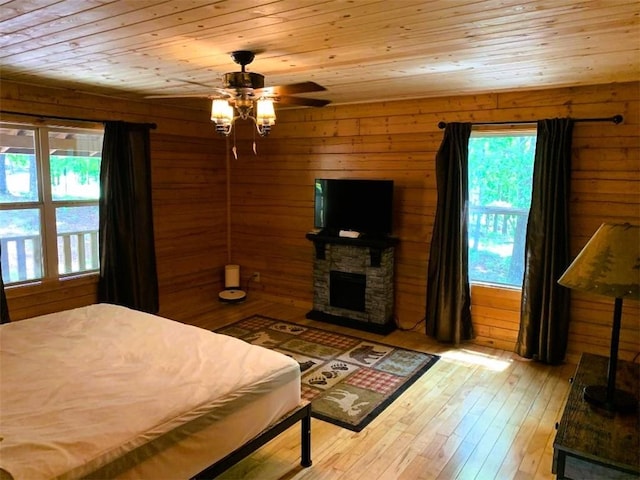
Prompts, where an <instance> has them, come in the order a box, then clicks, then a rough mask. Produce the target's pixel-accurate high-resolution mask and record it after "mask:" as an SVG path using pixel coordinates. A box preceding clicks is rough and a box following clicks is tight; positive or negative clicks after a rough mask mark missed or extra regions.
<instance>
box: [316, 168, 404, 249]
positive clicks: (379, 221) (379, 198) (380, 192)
mask: <svg viewBox="0 0 640 480" xmlns="http://www.w3.org/2000/svg"><path fill="white" fill-rule="evenodd" d="M314 226H315V228H319V229H322V231H323V233H326V234H328V235H337V234H338V233H339V232H340V230H352V231H355V232H359V233H360V234H362V235H364V236H370V237H383V236H387V235H390V234H391V233H392V226H393V180H364V179H323V178H318V179H316V181H315V222H314Z"/></svg>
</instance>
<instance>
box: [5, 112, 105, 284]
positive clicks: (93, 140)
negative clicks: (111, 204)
mask: <svg viewBox="0 0 640 480" xmlns="http://www.w3.org/2000/svg"><path fill="white" fill-rule="evenodd" d="M101 151H102V131H100V130H85V129H82V130H81V129H75V128H73V129H72V128H61V127H55V128H54V127H34V126H30V125H22V124H8V123H0V242H1V245H2V278H3V280H4V282H5V284H16V283H22V282H29V281H33V280H41V279H54V278H59V277H64V276H69V275H74V274H78V273H83V272H90V271H95V270H97V269H98V267H99V262H98V198H99V194H100V183H99V176H100V154H101Z"/></svg>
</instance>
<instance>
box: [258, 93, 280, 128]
mask: <svg viewBox="0 0 640 480" xmlns="http://www.w3.org/2000/svg"><path fill="white" fill-rule="evenodd" d="M256 121H257V123H258V124H260V125H273V124H274V123H276V112H275V110H274V108H273V100H270V99H266V98H261V99H259V100H258V101H256Z"/></svg>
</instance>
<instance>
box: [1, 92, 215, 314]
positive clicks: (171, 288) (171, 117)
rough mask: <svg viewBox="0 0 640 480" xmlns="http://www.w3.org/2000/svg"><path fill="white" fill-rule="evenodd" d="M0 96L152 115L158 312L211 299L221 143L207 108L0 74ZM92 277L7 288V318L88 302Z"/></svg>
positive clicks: (18, 105)
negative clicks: (104, 93)
mask: <svg viewBox="0 0 640 480" xmlns="http://www.w3.org/2000/svg"><path fill="white" fill-rule="evenodd" d="M0 100H1V107H2V110H4V111H16V112H23V113H31V114H38V115H53V116H65V117H76V118H83V119H95V120H125V121H129V122H154V123H156V124H157V129H155V130H152V131H151V160H152V182H153V191H152V196H153V214H154V233H155V237H156V258H157V267H158V276H159V286H160V314H162V315H165V316H168V317H172V318H177V319H187V318H189V316H191V315H194V314H197V313H198V312H202V311H206V310H207V309H208V308H210V306H211V304H212V303H213V302H216V303H217V302H218V299H217V293H218V291H219V290H220V289H221V288H222V282H223V269H224V265H225V264H226V263H227V249H226V245H227V207H226V198H227V193H226V192H227V176H226V162H225V155H226V153H225V152H226V147H225V141H224V140H220V139H218V138H216V137H215V136H214V134H213V132H212V129H211V124H210V121H209V120H208V118H207V114H206V111H205V112H203V111H202V110H193V109H188V108H183V107H179V106H176V107H167V106H160V105H157V104H154V103H151V102H148V101H147V102H144V101H140V102H136V101H131V100H130V99H126V100H125V99H120V98H117V97H105V96H102V95H100V96H98V95H91V94H86V93H82V92H77V91H75V90H67V89H53V88H43V87H39V86H31V85H24V84H17V83H12V82H6V81H3V82H2V88H1V89H0ZM1 118H2V119H3V120H7V121H20V120H21V121H34V120H36V121H37V119H33V118H29V117H22V116H15V115H7V114H3V115H2V117H1ZM49 121H51V122H53V120H49ZM96 284H97V275H89V276H85V277H81V278H74V279H68V280H65V281H61V282H52V283H42V284H33V285H30V286H28V287H20V288H13V289H12V288H9V289H8V292H7V295H8V300H7V302H8V304H9V308H10V313H11V318H12V319H21V318H27V317H31V316H34V315H41V314H45V313H49V312H54V311H59V310H64V309H67V308H74V307H79V306H83V305H87V304H90V303H95V301H96Z"/></svg>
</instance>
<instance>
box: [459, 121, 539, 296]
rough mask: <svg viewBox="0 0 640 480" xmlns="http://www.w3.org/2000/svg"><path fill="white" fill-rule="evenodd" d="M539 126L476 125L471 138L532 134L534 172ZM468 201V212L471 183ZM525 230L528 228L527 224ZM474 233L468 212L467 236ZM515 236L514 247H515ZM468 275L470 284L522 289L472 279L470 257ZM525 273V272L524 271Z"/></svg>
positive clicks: (520, 287)
mask: <svg viewBox="0 0 640 480" xmlns="http://www.w3.org/2000/svg"><path fill="white" fill-rule="evenodd" d="M537 135H538V132H537V127H536V125H535V124H523V125H504V126H496V125H486V126H482V125H480V126H474V127H473V128H472V131H471V135H470V139H471V138H474V137H475V138H478V137H481V138H488V137H515V136H530V137H533V138H534V140H533V151H532V158H531V171H532V173H533V163H534V162H535V148H536V143H537ZM470 174H471V169H470V168H468V172H467V177H469V176H470ZM531 188H532V189H533V185H531ZM467 201H468V202H469V203H468V205H469V207H468V212H469V210H470V208H471V206H472V205H471V185H470V183H469V191H468V192H467ZM474 206H475V205H474ZM530 211H531V204H529V208H528V212H527V218H528V216H529V214H530ZM525 230H526V225H525ZM471 234H472V231H471V222H470V218H469V215H468V214H467V238H470V237H471ZM525 236H526V231H525ZM515 240H516V239H515V238H514V247H515ZM523 248H525V246H524V245H523ZM470 250H471V249H470V248H468V251H469V252H470ZM522 253H523V255H524V254H525V251H523V252H522ZM511 256H512V257H513V252H512V254H511ZM467 269H468V275H469V284H470V286H473V285H478V286H485V287H489V288H501V289H505V290H516V291H522V283H521V284H520V285H514V284H509V283H500V282H496V281H489V280H472V279H471V261H470V258H469V261H468V267H467ZM523 273H524V272H523ZM523 282H524V278H523Z"/></svg>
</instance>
